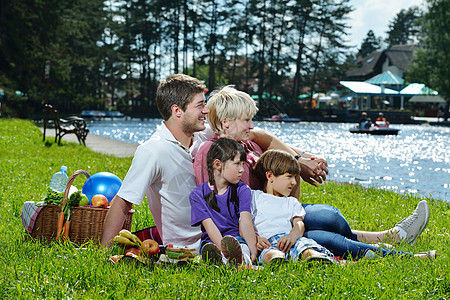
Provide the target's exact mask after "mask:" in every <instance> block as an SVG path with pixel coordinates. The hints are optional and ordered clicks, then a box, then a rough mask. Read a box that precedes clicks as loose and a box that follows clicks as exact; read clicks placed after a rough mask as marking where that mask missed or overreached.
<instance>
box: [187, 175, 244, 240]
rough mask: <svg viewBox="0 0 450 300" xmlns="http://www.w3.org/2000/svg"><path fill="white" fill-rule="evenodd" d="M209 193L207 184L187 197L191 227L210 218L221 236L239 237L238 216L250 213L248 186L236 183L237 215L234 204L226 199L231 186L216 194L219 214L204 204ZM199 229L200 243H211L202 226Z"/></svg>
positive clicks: (201, 185) (200, 186) (203, 184)
mask: <svg viewBox="0 0 450 300" xmlns="http://www.w3.org/2000/svg"><path fill="white" fill-rule="evenodd" d="M210 192H211V189H210V188H209V185H208V182H205V183H202V184H200V185H199V186H197V187H196V188H195V189H194V190H193V191H192V192H191V194H190V196H189V200H190V202H191V225H192V226H198V225H201V223H202V221H203V220H206V219H208V218H211V219H212V220H213V222H214V224H216V226H217V228H218V229H219V231H220V233H221V234H222V236H226V235H231V236H239V215H240V213H241V212H243V211H248V212H250V213H251V203H252V191H251V190H250V188H249V187H248V185H246V184H245V183H243V182H242V181H239V182H238V183H237V197H238V201H239V209H238V214H236V208H235V205H234V203H233V202H231V201H228V198H229V197H230V198H231V195H230V193H231V186H229V187H228V189H227V191H226V192H225V193H224V194H223V195H217V194H216V199H217V205H218V206H219V208H220V212H218V211H215V210H214V209H212V208H211V207H210V206H209V205H208V204H207V203H206V201H205V198H204V196H206V195H207V194H209V193H210ZM201 228H202V232H203V234H202V238H201V241H202V243H203V242H211V239H210V238H209V236H208V234H207V232H206V230H205V228H203V226H201Z"/></svg>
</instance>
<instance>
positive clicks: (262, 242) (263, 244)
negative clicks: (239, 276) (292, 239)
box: [256, 236, 272, 251]
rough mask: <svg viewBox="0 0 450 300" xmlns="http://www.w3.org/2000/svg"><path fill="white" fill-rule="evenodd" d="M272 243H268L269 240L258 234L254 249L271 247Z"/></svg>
mask: <svg viewBox="0 0 450 300" xmlns="http://www.w3.org/2000/svg"><path fill="white" fill-rule="evenodd" d="M271 246H272V244H270V243H269V240H268V239H266V238H263V237H260V236H256V249H258V251H262V250H263V249H266V248H269V247H271Z"/></svg>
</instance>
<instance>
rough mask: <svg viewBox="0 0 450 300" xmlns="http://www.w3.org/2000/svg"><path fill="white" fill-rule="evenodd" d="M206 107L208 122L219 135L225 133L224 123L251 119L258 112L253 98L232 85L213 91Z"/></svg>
mask: <svg viewBox="0 0 450 300" xmlns="http://www.w3.org/2000/svg"><path fill="white" fill-rule="evenodd" d="M206 106H207V107H208V109H209V113H208V114H207V115H206V120H207V121H208V123H209V125H210V126H211V128H212V130H214V132H215V133H217V134H221V133H223V127H222V121H225V120H228V121H234V120H236V119H240V118H250V119H251V118H253V116H254V115H255V114H256V113H257V112H258V108H257V107H256V103H255V101H254V100H253V99H252V97H250V95H249V94H247V93H245V92H241V91H238V90H236V89H235V88H234V87H233V86H232V85H227V86H225V87H223V88H221V89H219V90H215V91H213V92H212V93H211V96H209V98H208V102H207V103H206Z"/></svg>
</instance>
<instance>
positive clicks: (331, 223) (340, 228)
mask: <svg viewBox="0 0 450 300" xmlns="http://www.w3.org/2000/svg"><path fill="white" fill-rule="evenodd" d="M303 208H304V209H305V211H306V216H305V219H304V220H303V222H304V223H305V233H304V234H303V236H304V237H307V238H310V239H313V240H314V241H316V242H317V243H319V244H320V245H322V246H323V247H325V248H327V249H328V250H330V251H331V252H332V253H333V254H334V255H336V256H339V257H341V258H344V259H345V258H348V257H351V258H353V259H358V258H361V257H363V256H364V255H365V253H366V252H367V250H369V249H370V250H372V251H373V252H375V253H378V254H380V255H381V256H386V255H411V253H408V252H402V251H394V250H388V249H384V248H378V247H375V246H372V245H369V244H365V243H362V242H359V241H358V238H357V236H356V234H354V233H353V232H352V229H351V228H350V225H349V224H348V222H347V220H346V219H345V217H344V216H343V215H342V214H341V212H340V211H339V209H337V208H336V207H333V206H331V205H326V204H303Z"/></svg>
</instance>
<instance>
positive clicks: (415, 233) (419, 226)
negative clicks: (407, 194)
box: [394, 200, 430, 245]
mask: <svg viewBox="0 0 450 300" xmlns="http://www.w3.org/2000/svg"><path fill="white" fill-rule="evenodd" d="M429 218H430V211H429V208H428V202H427V201H426V200H422V201H420V202H419V204H417V207H416V209H415V210H414V211H413V213H412V214H411V215H410V216H409V217H407V218H404V219H403V220H401V221H400V222H398V223H397V224H396V225H395V227H398V228H400V229H402V230H403V231H404V232H405V233H406V236H404V237H403V238H402V241H406V242H408V243H410V244H411V245H414V243H415V242H416V239H417V238H418V237H419V235H420V234H421V233H422V231H423V230H424V229H425V227H426V226H427V224H428V219H429ZM395 227H394V228H395Z"/></svg>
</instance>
